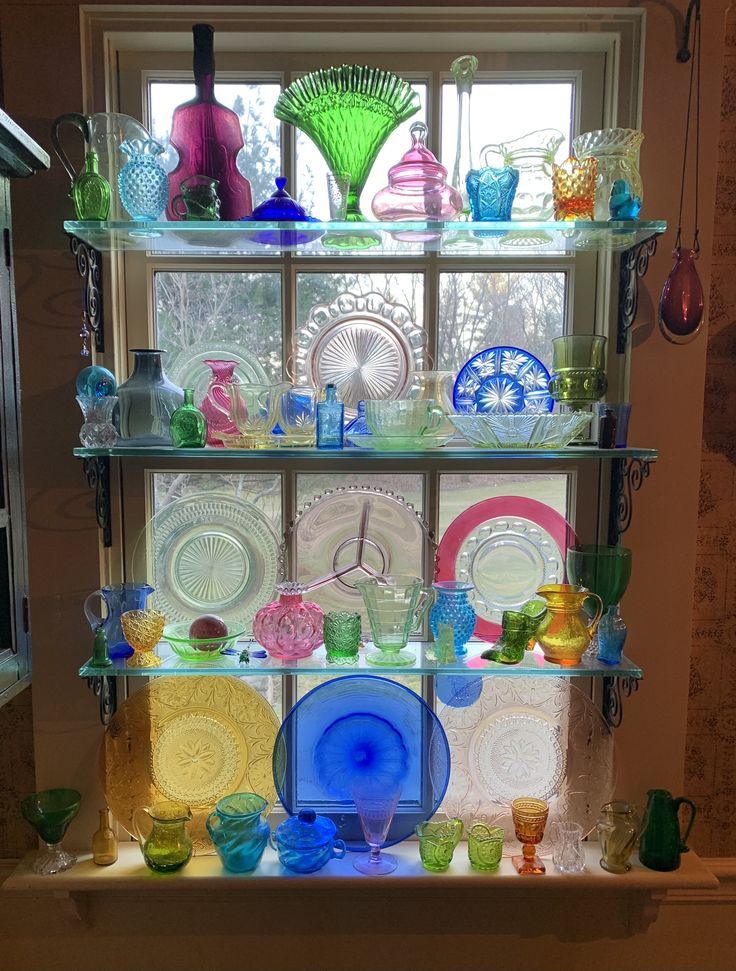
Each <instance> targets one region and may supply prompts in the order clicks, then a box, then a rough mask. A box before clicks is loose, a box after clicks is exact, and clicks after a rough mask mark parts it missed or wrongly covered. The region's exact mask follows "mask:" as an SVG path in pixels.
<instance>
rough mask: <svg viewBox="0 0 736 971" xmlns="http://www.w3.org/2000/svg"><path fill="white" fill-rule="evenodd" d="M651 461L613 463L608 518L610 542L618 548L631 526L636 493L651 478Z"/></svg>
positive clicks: (635, 460)
mask: <svg viewBox="0 0 736 971" xmlns="http://www.w3.org/2000/svg"><path fill="white" fill-rule="evenodd" d="M650 471H651V461H650V460H649V459H642V458H629V459H614V460H613V461H612V462H611V495H610V505H609V516H608V542H609V544H610V545H611V546H618V544H619V543H620V542H621V537H622V535H623V534H624V533H625V532H626V530H627V529H628V528H629V526H631V520H632V518H633V515H634V493H635V492H638V491H639V489H641V487H642V485H643V484H644V480H645V479H647V478H649V473H650Z"/></svg>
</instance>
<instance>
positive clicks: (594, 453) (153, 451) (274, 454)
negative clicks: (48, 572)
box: [74, 443, 659, 468]
mask: <svg viewBox="0 0 736 971" xmlns="http://www.w3.org/2000/svg"><path fill="white" fill-rule="evenodd" d="M658 454H659V453H658V452H657V450H656V449H654V448H633V447H632V448H593V447H590V448H588V447H582V448H575V447H573V446H570V445H568V446H566V447H565V448H515V449H501V448H473V447H472V446H468V445H464V444H463V443H460V444H458V445H445V446H444V447H443V448H429V449H424V450H422V451H413V452H408V451H407V452H394V451H390V452H374V451H373V450H371V449H367V448H344V449H342V450H340V451H334V452H333V451H325V450H323V449H318V448H287V447H285V448H251V449H248V448H241V449H236V448H174V447H173V446H161V447H158V446H154V447H149V448H126V447H124V446H117V447H115V448H75V449H74V455H75V456H76V457H77V458H81V459H89V458H177V459H187V460H190V459H198V460H200V461H211V460H213V459H214V460H218V461H231V460H237V459H252V460H253V461H254V462H255V461H259V460H262V459H266V460H276V461H278V462H283V461H284V460H285V459H286V460H288V459H312V460H314V461H316V462H320V463H321V464H322V465H327V466H329V467H330V468H332V467H334V466H336V465H338V464H340V463H346V464H354V463H358V464H359V463H361V462H366V461H367V462H369V463H370V462H376V461H381V462H391V461H395V460H396V459H401V460H404V459H415V460H416V461H418V462H421V461H422V460H426V458H427V457H428V456H431V457H432V458H433V459H443V460H444V459H447V460H448V461H450V462H452V461H454V460H462V461H467V460H468V459H469V460H471V461H473V460H475V461H477V462H479V463H487V462H488V461H489V460H493V461H499V460H502V461H508V460H509V459H510V460H512V461H517V462H523V461H527V460H529V459H533V460H536V459H547V460H550V459H552V460H556V461H560V460H562V461H570V462H576V461H578V460H579V459H631V458H636V459H642V460H643V461H645V462H652V461H655V460H656V459H657V456H658Z"/></svg>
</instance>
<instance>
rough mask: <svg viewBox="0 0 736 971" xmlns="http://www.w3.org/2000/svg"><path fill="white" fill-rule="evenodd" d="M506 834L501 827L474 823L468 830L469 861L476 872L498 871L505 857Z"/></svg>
mask: <svg viewBox="0 0 736 971" xmlns="http://www.w3.org/2000/svg"><path fill="white" fill-rule="evenodd" d="M503 843H504V832H503V830H502V829H501V827H500V826H488V825H487V824H486V823H473V824H472V826H471V827H470V829H469V830H468V859H469V860H470V865H471V867H472V868H473V869H474V870H497V869H498V866H499V864H500V862H501V857H502V856H503Z"/></svg>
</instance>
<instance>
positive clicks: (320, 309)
mask: <svg viewBox="0 0 736 971" xmlns="http://www.w3.org/2000/svg"><path fill="white" fill-rule="evenodd" d="M426 343H427V334H426V332H425V331H424V330H423V329H422V328H421V327H419V326H417V324H416V323H415V322H414V320H413V318H412V315H411V313H410V311H409V309H408V308H407V307H403V306H401V305H400V304H394V303H391V302H390V301H388V300H386V299H385V298H384V297H382V296H381V294H380V293H367V294H365V295H358V294H354V293H343V294H340V296H338V297H336V298H335V300H333V301H332V303H330V304H328V305H326V306H325V305H318V306H316V307H312V309H311V311H310V313H309V316H308V318H307V321H306V323H305V324H304V326H303V327H301V328H300V329H299V331H298V332H297V335H296V351H295V362H296V378H297V383H300V384H309V385H313V386H314V387H317V388H323V387H324V386H325V385H326V384H328V383H329V382H332V383H333V384H336V385H337V395H338V397H339V398H340V400H341V401H343V402H344V403H345V406H346V407H347V408H349V409H351V410H352V409H355V407H356V406H357V404H358V402H359V401H362V400H366V399H376V398H378V399H383V398H388V399H394V398H401V397H404V395H405V394H406V392H407V391H408V389H409V386H410V384H411V380H412V375H411V372H412V371H421V370H422V369H423V367H424V354H425V348H426Z"/></svg>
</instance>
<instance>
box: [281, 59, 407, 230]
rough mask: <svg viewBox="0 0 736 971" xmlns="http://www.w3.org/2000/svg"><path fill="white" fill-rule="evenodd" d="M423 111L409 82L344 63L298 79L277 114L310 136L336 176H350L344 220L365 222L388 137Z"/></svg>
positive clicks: (288, 89) (385, 72) (376, 70)
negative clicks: (364, 209) (366, 191)
mask: <svg viewBox="0 0 736 971" xmlns="http://www.w3.org/2000/svg"><path fill="white" fill-rule="evenodd" d="M417 111H419V95H418V94H417V93H416V92H415V91H413V90H412V88H411V85H410V84H408V82H406V81H404V80H402V79H401V78H400V77H397V76H396V75H395V74H390V73H389V72H388V71H381V70H379V69H378V68H374V67H361V66H359V65H356V64H343V65H342V67H330V68H327V69H326V70H320V71H314V72H312V73H311V74H306V75H304V77H301V78H297V80H296V81H294V82H293V83H292V84H290V85H289V86H288V88H286V89H285V90H284V91H282V93H281V95H280V96H279V99H278V101H277V102H276V107H275V108H274V114H275V115H276V117H277V118H278V119H279V120H280V121H285V122H288V123H289V124H290V125H294V127H295V128H299V129H300V130H301V131H303V132H304V133H305V134H306V135H308V136H309V137H310V138H311V139H312V141H313V142H314V144H315V145H316V146H317V148H318V149H319V150H320V152H321V153H322V155H323V157H324V159H325V161H326V162H327V164H328V165H329V167H330V171H331V172H332V173H333V175H335V176H340V177H343V176H345V175H347V176H349V177H350V189H349V191H348V202H347V213H346V216H345V218H346V220H347V221H348V222H362V221H364V220H365V216H363V214H362V213H361V211H360V194H361V192H362V191H363V187H364V186H365V183H366V179H367V178H368V174H369V173H370V170H371V167H372V166H373V163H374V162H375V160H376V157H377V155H378V153H379V151H380V150H381V148H382V147H383V145H384V144H385V142H386V139H387V138H388V136H389V135H390V134H391V132H393V131H394V130H395V129H396V128H397V127H398V126H399V125H400V124H401V123H402V122H403V121H406V120H407V118H411V116H412V115H414V114H416V113H417Z"/></svg>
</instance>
